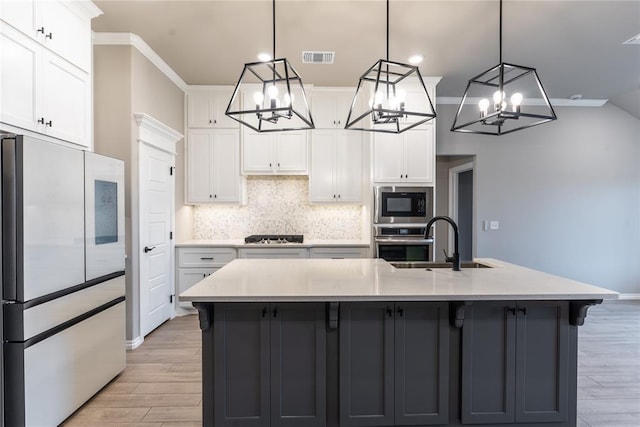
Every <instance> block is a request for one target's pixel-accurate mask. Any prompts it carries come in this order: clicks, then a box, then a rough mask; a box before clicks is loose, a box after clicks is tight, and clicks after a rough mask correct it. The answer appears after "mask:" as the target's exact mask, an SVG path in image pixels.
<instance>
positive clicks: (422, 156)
mask: <svg viewBox="0 0 640 427" xmlns="http://www.w3.org/2000/svg"><path fill="white" fill-rule="evenodd" d="M373 158H374V161H373V177H374V181H375V182H376V183H420V184H433V183H434V169H435V144H434V129H433V125H424V127H421V128H419V129H416V130H413V129H412V130H408V131H406V132H403V133H401V134H390V133H376V134H375V135H374V137H373Z"/></svg>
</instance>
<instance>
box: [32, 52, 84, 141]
mask: <svg viewBox="0 0 640 427" xmlns="http://www.w3.org/2000/svg"><path fill="white" fill-rule="evenodd" d="M41 89H42V91H41V92H42V96H41V100H42V117H44V121H45V125H40V126H41V129H42V131H41V132H43V133H46V134H47V135H51V136H54V137H56V138H60V139H64V140H66V141H70V142H74V143H76V144H80V145H84V146H85V147H88V146H90V145H91V137H90V134H89V132H90V131H89V128H90V126H89V123H90V120H91V81H90V79H89V75H88V74H87V73H86V72H84V71H82V70H80V69H79V68H77V67H75V66H74V65H72V64H71V63H69V62H67V61H65V60H64V59H62V58H60V57H59V56H57V55H54V54H52V53H50V52H48V51H47V50H44V49H43V56H42V86H41Z"/></svg>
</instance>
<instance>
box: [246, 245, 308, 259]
mask: <svg viewBox="0 0 640 427" xmlns="http://www.w3.org/2000/svg"><path fill="white" fill-rule="evenodd" d="M238 258H253V259H265V258H279V259H291V258H309V250H308V249H307V248H291V247H289V248H240V249H238Z"/></svg>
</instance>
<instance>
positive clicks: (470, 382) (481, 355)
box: [461, 302, 516, 424]
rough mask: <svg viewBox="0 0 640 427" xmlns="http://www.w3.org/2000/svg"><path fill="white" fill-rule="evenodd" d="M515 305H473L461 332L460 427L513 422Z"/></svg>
mask: <svg viewBox="0 0 640 427" xmlns="http://www.w3.org/2000/svg"><path fill="white" fill-rule="evenodd" d="M512 311H513V313H515V303H514V304H513V305H512V306H507V303H505V302H474V304H473V305H471V306H469V307H467V308H466V309H465V313H464V317H465V322H464V327H463V328H462V378H461V383H462V386H461V387H462V392H461V394H462V396H461V419H462V423H463V424H500V423H512V422H513V421H514V395H515V391H516V390H515V359H516V345H515V344H516V329H515V327H516V317H515V315H514V314H512Z"/></svg>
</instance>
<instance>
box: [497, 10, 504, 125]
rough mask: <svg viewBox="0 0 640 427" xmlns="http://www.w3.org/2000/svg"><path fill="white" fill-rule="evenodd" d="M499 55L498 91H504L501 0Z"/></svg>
mask: <svg viewBox="0 0 640 427" xmlns="http://www.w3.org/2000/svg"><path fill="white" fill-rule="evenodd" d="M499 38H500V40H499V43H498V46H499V55H500V65H499V67H500V74H499V76H500V78H499V82H498V84H499V86H498V90H499V91H500V93H504V89H503V88H504V65H503V64H502V0H500V32H499ZM502 101H504V99H503V100H502ZM500 127H501V126H498V128H500Z"/></svg>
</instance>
